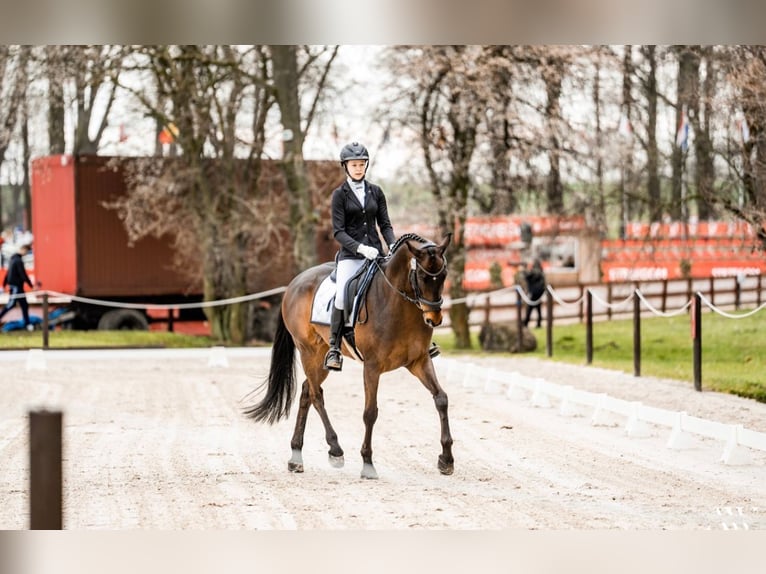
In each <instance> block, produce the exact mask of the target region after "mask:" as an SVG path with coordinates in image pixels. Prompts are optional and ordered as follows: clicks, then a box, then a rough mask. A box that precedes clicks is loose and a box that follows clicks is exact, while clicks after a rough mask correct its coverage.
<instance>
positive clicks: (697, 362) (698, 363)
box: [692, 291, 702, 391]
mask: <svg viewBox="0 0 766 574" xmlns="http://www.w3.org/2000/svg"><path fill="white" fill-rule="evenodd" d="M692 343H693V347H694V390H696V391H701V390H702V297H701V296H700V294H699V291H698V292H696V293H695V294H694V307H693V312H692Z"/></svg>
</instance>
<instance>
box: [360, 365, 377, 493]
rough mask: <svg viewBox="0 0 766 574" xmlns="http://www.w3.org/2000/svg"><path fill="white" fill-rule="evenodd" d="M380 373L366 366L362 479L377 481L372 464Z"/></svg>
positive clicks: (370, 366) (374, 368) (372, 367)
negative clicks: (373, 434)
mask: <svg viewBox="0 0 766 574" xmlns="http://www.w3.org/2000/svg"><path fill="white" fill-rule="evenodd" d="M379 381H380V372H379V371H378V370H377V368H376V367H374V366H372V365H371V364H370V363H365V364H364V414H363V416H362V418H363V420H364V441H363V442H362V450H361V453H362V475H361V477H362V478H370V479H375V478H378V473H377V471H376V470H375V466H374V465H373V464H372V427H374V426H375V421H376V420H378V382H379Z"/></svg>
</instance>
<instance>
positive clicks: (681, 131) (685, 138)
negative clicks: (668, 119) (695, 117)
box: [676, 104, 689, 151]
mask: <svg viewBox="0 0 766 574" xmlns="http://www.w3.org/2000/svg"><path fill="white" fill-rule="evenodd" d="M676 145H677V146H679V147H680V148H681V151H686V150H687V149H688V148H689V118H688V117H687V115H686V104H684V107H683V108H682V109H681V118H680V120H679V122H678V132H677V133H676Z"/></svg>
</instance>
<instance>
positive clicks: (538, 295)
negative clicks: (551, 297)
mask: <svg viewBox="0 0 766 574" xmlns="http://www.w3.org/2000/svg"><path fill="white" fill-rule="evenodd" d="M524 278H525V280H526V282H527V297H529V299H530V301H531V303H529V304H527V315H526V317H525V319H524V326H525V327H526V326H529V320H530V319H531V318H532V312H533V310H535V309H537V328H538V329H539V328H540V327H542V322H543V311H542V307H543V305H542V303H543V295H545V273H544V272H543V266H542V264H541V263H540V260H539V259H535V260H534V262H533V263H532V269H530V270H529V271H526V272H525V274H524Z"/></svg>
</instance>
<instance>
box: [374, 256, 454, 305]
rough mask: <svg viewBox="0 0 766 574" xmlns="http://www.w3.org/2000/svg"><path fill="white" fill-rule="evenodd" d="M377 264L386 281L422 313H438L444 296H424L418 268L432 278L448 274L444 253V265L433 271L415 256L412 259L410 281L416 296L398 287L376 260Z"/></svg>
mask: <svg viewBox="0 0 766 574" xmlns="http://www.w3.org/2000/svg"><path fill="white" fill-rule="evenodd" d="M375 265H376V266H377V267H378V271H380V273H381V275H383V278H384V279H385V280H386V283H387V284H388V286H389V287H391V289H393V290H394V291H396V292H397V293H399V295H401V296H402V298H403V299H404V300H406V301H408V302H410V303H412V304H413V305H415V306H416V307H417V308H418V309H420V311H421V312H422V313H427V312H429V311H430V312H432V313H438V312H439V311H441V309H442V304H443V303H444V297H440V298H439V300H438V301H431V300H430V299H426V298H425V297H423V293H422V291H421V290H420V285H419V284H418V274H417V270H418V269H420V270H421V271H422V272H423V273H424V274H425V275H427V276H428V277H430V278H431V279H432V280H434V281H436V278H437V277H439V276H441V275H442V274H446V272H447V258H446V257H444V256H443V255H442V266H441V268H440V269H439V270H438V271H435V272H431V271H429V270H428V269H426V268H425V267H423V266H422V265H421V264H420V262H419V261H418V260H417V259H415V257H413V258H411V259H410V272H409V282H410V287H412V292H413V293H414V295H415V296H414V297H410V295H408V294H407V293H406V292H405V291H403V290H401V289H399V288H398V287H396V286H395V285H394V284H393V283H391V281H390V280H389V278H388V277H387V276H386V272H385V270H384V269H382V268H381V267H380V264H379V263H378V262H377V260H376V261H375Z"/></svg>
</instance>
